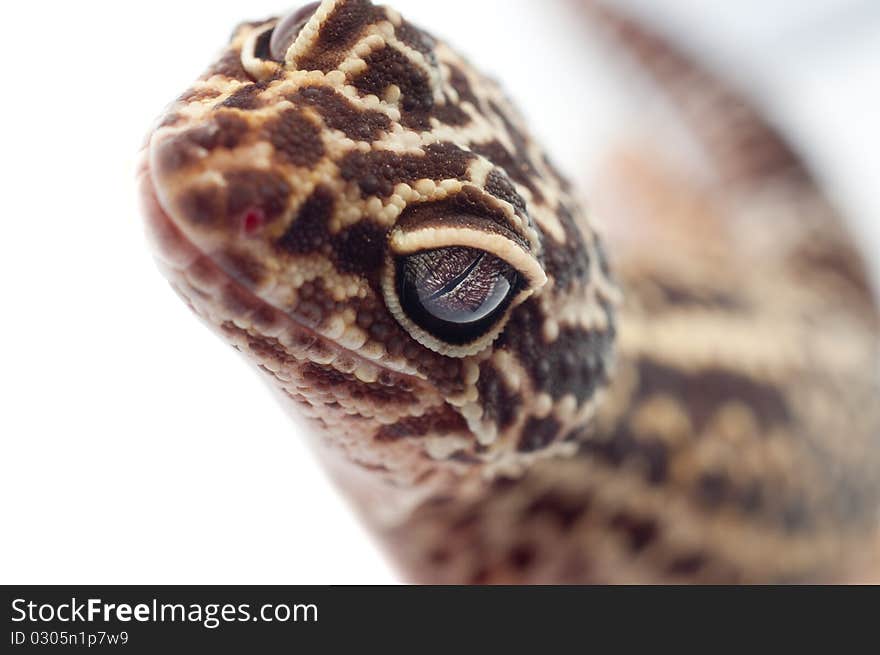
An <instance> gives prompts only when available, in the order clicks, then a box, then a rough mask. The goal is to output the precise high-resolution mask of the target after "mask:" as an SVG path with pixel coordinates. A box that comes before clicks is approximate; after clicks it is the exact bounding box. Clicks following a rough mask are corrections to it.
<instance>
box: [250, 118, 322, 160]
mask: <svg viewBox="0 0 880 655" xmlns="http://www.w3.org/2000/svg"><path fill="white" fill-rule="evenodd" d="M263 131H264V133H265V135H266V138H267V139H268V140H269V143H271V144H272V147H273V148H275V155H276V156H277V157H278V158H279V159H280V160H281V161H283V162H285V163H288V164H292V165H294V166H302V167H309V166H314V165H316V164H317V163H318V162H319V161H321V158H322V157H323V156H324V142H323V141H322V140H321V131H320V130H319V129H318V127H317V126H316V125H315V124H314V123H312V121H310V120H309V119H308V118H307V117H306V116H305V115H304V114H303V113H302V112H301V111H300V110H298V109H286V110H284V111H282V112H281V113H280V114H279V115H278V116H277V117H276V118H273V119H271V120H269V121H267V122H266V124H265V125H264V126H263Z"/></svg>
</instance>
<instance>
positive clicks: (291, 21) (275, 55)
mask: <svg viewBox="0 0 880 655" xmlns="http://www.w3.org/2000/svg"><path fill="white" fill-rule="evenodd" d="M320 4H321V3H320V2H310V3H309V4H307V5H305V6H303V7H300V8H299V9H297V10H295V11H292V12H290V13H289V14H287V15H286V16H285V17H284V18H282V19H281V20H280V21H278V24H277V25H276V26H275V29H274V30H272V38H271V39H270V41H269V54H270V55H271V57H272V59H274V60H275V61H284V58H285V56H286V55H287V50H288V49H289V48H290V46H291V45H293V42H294V41H295V40H296V37H297V36H299V33H300V32H301V31H302V28H303V27H305V24H306V23H308V22H309V19H310V18H311V17H312V14H314V13H315V10H316V9H317V8H318V6H319V5H320Z"/></svg>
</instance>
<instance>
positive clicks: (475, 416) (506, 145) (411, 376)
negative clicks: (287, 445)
mask: <svg viewBox="0 0 880 655" xmlns="http://www.w3.org/2000/svg"><path fill="white" fill-rule="evenodd" d="M145 161H146V165H145V168H144V171H145V175H144V179H145V185H144V186H145V198H146V199H147V201H146V204H147V208H148V210H149V211H148V212H147V214H148V217H149V222H150V225H151V226H152V228H153V230H152V232H153V234H154V235H155V236H156V237H157V241H158V244H159V256H160V260H164V261H165V262H166V264H167V266H166V269H167V271H168V274H169V277H171V279H172V282H173V283H174V284H175V286H176V288H177V289H178V291H180V292H181V293H182V294H183V295H184V297H185V298H186V299H187V301H188V302H189V304H190V305H191V306H192V307H193V308H194V309H195V310H196V311H197V312H198V313H199V314H201V315H202V316H203V317H204V318H206V319H207V320H208V322H209V323H211V324H212V325H213V326H214V327H215V328H217V329H219V330H220V331H221V332H222V333H223V334H224V336H225V337H226V338H227V339H229V340H230V341H231V342H232V343H233V345H235V346H236V347H237V348H238V349H239V350H242V351H244V352H245V353H247V354H248V355H249V356H251V357H252V358H253V359H255V360H256V361H257V363H258V364H259V365H260V366H261V368H262V369H263V370H264V371H266V373H267V374H268V375H271V376H273V378H275V379H276V380H277V382H278V383H279V385H280V386H281V388H282V389H283V391H284V392H285V393H286V394H287V395H288V396H290V397H291V398H293V399H294V400H295V401H297V402H298V403H300V404H301V405H303V408H304V410H305V412H306V413H307V414H308V415H310V416H313V417H314V418H316V419H317V420H318V421H320V422H321V423H322V424H323V426H324V427H326V428H327V430H326V431H327V432H328V434H332V435H333V436H334V438H336V439H337V440H341V442H344V443H345V444H347V445H346V446H345V447H346V448H348V449H349V450H350V451H351V450H352V449H354V450H357V451H358V452H359V453H361V454H360V455H358V456H359V457H363V458H366V459H368V460H370V458H371V457H373V454H372V453H374V450H375V449H373V450H370V451H369V452H367V449H364V448H363V447H362V444H363V443H364V439H365V438H369V439H371V440H372V441H373V442H375V443H383V444H390V445H389V446H388V447H389V448H394V449H396V450H397V451H399V452H406V453H409V454H410V455H412V453H416V452H417V453H418V455H419V456H420V457H423V456H424V451H425V450H426V449H427V450H428V451H429V454H430V455H431V456H432V457H434V458H438V457H439V458H443V459H449V458H455V459H456V461H459V462H461V461H473V460H476V459H485V458H487V457H492V456H498V454H499V453H502V454H503V453H505V452H519V451H529V452H532V451H538V450H544V449H546V448H548V447H549V446H550V445H551V444H552V443H553V442H554V441H557V440H559V439H561V438H562V437H563V436H564V435H565V433H566V432H567V431H571V430H572V429H575V428H576V427H577V426H579V425H582V424H583V423H584V422H585V420H586V419H587V417H588V415H589V413H590V411H591V408H592V400H593V398H594V396H595V394H596V392H597V391H598V390H599V389H600V388H601V386H602V385H603V384H604V382H605V378H606V374H607V369H608V362H609V358H610V354H611V344H612V341H613V336H614V328H613V320H612V313H613V307H612V306H613V302H612V300H613V297H614V291H613V287H612V285H611V283H610V282H609V275H608V271H607V268H606V266H605V264H604V261H605V260H604V257H603V256H602V252H601V246H600V243H599V240H598V238H597V236H596V234H595V232H594V230H593V229H592V227H591V226H590V224H589V223H588V221H587V220H585V218H584V216H583V214H582V212H581V210H580V208H579V206H578V204H577V203H576V202H575V201H574V200H573V199H572V197H571V190H570V188H569V186H568V184H567V183H566V182H565V180H564V179H563V178H562V177H561V176H560V175H559V174H558V173H557V172H556V170H555V169H554V168H553V167H552V165H551V164H550V162H549V160H548V159H547V158H546V157H545V156H544V155H543V153H542V151H541V150H540V148H538V147H537V145H536V144H535V143H534V142H533V140H532V139H531V137H530V136H529V135H528V133H527V131H526V130H525V128H524V126H523V121H522V120H521V119H520V117H519V116H518V114H517V113H516V112H515V110H514V109H513V108H512V107H511V106H510V104H509V102H508V101H507V99H506V97H505V96H504V94H503V93H502V92H501V91H500V90H499V88H498V87H497V85H496V84H494V83H493V82H491V81H490V80H488V79H486V78H484V77H483V76H481V75H480V74H479V73H478V72H476V71H475V70H473V69H472V67H471V66H470V65H469V64H468V63H467V62H466V61H465V60H464V59H463V58H461V57H460V56H459V55H457V54H456V53H455V52H454V51H452V50H451V49H449V48H448V47H447V46H445V45H443V44H442V43H439V42H438V41H436V40H435V39H434V38H433V37H431V36H430V35H428V34H427V33H426V32H424V31H422V30H420V29H418V28H416V27H414V26H413V25H412V24H410V23H408V22H407V21H405V20H404V19H403V18H401V17H400V16H399V15H398V14H397V13H396V12H394V11H393V10H391V9H389V8H386V7H377V6H374V5H373V4H372V3H371V2H369V1H368V0H324V2H321V3H313V4H310V5H307V6H305V7H302V8H300V9H297V10H295V11H293V12H291V13H289V14H288V15H286V16H283V17H281V18H278V19H269V20H266V21H261V22H255V23H248V24H244V25H242V26H240V27H239V28H238V29H237V30H236V31H235V33H234V35H233V37H232V39H231V41H230V43H229V45H228V46H227V48H226V50H225V51H224V52H223V54H222V55H221V57H220V58H219V60H218V61H217V63H215V64H214V66H212V67H211V68H210V69H209V71H208V72H207V73H206V74H205V75H204V76H203V77H202V78H201V79H200V80H199V81H198V82H197V83H196V84H195V85H194V86H193V88H192V89H191V90H190V91H189V92H187V93H186V94H185V95H184V96H182V97H181V98H180V99H179V100H178V101H177V102H176V103H175V104H174V105H173V106H172V107H171V108H170V109H169V111H168V114H167V115H166V117H165V118H164V119H163V120H162V122H161V124H160V126H159V127H158V128H157V130H156V131H155V132H154V134H153V136H152V138H151V140H150V144H149V146H148V149H147V157H146V160H145ZM412 437H419V438H421V439H420V441H419V444H418V445H415V446H413V445H401V444H402V443H404V442H407V441H408V440H411V438H412ZM352 444H361V445H359V446H354V445H352ZM364 453H366V454H364ZM371 461H372V460H371Z"/></svg>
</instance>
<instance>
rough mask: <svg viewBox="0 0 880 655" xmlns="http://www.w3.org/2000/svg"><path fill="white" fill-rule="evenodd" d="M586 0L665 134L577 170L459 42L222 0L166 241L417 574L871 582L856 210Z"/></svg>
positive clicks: (182, 102)
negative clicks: (229, 6) (230, 13)
mask: <svg viewBox="0 0 880 655" xmlns="http://www.w3.org/2000/svg"><path fill="white" fill-rule="evenodd" d="M577 11H578V12H579V13H578V15H579V16H581V17H582V18H583V20H584V22H585V24H589V29H590V30H592V31H591V32H590V34H592V36H591V37H590V38H595V39H596V41H597V42H602V43H603V44H604V45H603V52H607V54H606V55H604V58H601V59H598V60H597V61H596V62H593V63H594V64H596V65H598V66H600V67H602V68H603V69H607V70H608V71H609V72H610V75H611V76H612V77H619V78H620V79H622V80H623V79H625V80H630V79H634V80H638V83H637V84H636V85H634V88H635V87H638V89H639V93H643V94H650V96H651V97H656V98H658V99H659V100H658V102H657V103H656V104H657V105H658V106H659V107H661V109H659V110H658V111H661V112H665V113H662V116H664V120H663V121H662V122H661V124H662V125H663V129H660V130H658V133H659V132H665V131H668V132H669V133H670V135H671V136H670V137H669V138H668V139H664V138H651V136H650V135H647V136H645V135H643V137H644V138H630V139H628V140H627V139H624V140H622V141H619V142H617V143H615V144H613V145H609V144H600V143H596V144H595V146H594V149H595V150H596V151H597V153H598V155H597V160H598V161H600V162H601V165H600V166H599V167H598V168H597V170H596V171H595V173H594V175H593V177H594V180H593V182H594V183H593V184H592V185H590V188H591V189H593V190H595V197H593V198H591V197H585V196H587V195H588V193H586V187H587V185H586V184H583V183H575V182H573V181H572V180H573V179H575V178H572V177H570V176H569V175H567V174H566V173H563V172H561V171H560V170H559V169H558V168H557V166H556V165H554V163H553V161H552V159H551V158H550V156H549V155H548V154H547V153H546V152H545V151H544V149H543V148H542V147H541V145H540V144H539V143H538V142H537V141H536V140H535V138H534V137H533V135H532V133H531V132H532V131H531V130H530V129H529V125H528V124H527V122H526V120H525V119H524V118H523V116H522V115H521V114H520V113H519V111H518V110H517V108H516V107H515V106H514V105H513V103H512V102H511V101H510V100H509V98H508V96H507V95H506V94H505V92H504V90H503V89H502V87H501V86H500V84H499V83H498V82H497V81H495V80H494V79H492V78H490V77H488V76H486V75H484V74H483V73H481V71H480V69H479V67H478V62H477V63H473V62H471V61H469V60H468V59H466V58H465V57H463V56H462V55H461V54H459V53H458V52H457V51H456V50H455V49H453V48H452V47H451V46H449V45H448V44H447V43H445V42H444V41H442V40H439V39H437V38H435V37H434V36H433V35H432V34H430V33H429V32H427V31H425V30H423V29H421V28H420V27H417V26H415V25H414V24H412V23H410V22H408V21H407V20H406V19H405V18H404V17H402V16H401V15H400V14H399V13H398V12H397V11H395V10H394V9H392V8H390V7H384V6H378V5H374V4H373V3H372V2H370V1H369V0H323V1H322V2H320V3H312V4H308V5H306V6H303V7H301V8H298V9H295V10H293V11H291V12H289V13H288V14H286V15H283V16H280V17H276V18H270V19H266V20H258V21H253V22H247V23H243V24H241V25H240V26H239V27H238V28H237V29H236V30H235V32H234V34H233V35H232V37H231V39H230V40H229V42H228V44H227V45H226V46H225V48H224V50H223V51H222V53H221V54H220V56H219V57H218V58H217V59H216V60H215V62H214V63H213V64H212V65H211V66H210V68H209V69H208V70H207V71H206V72H205V73H204V74H203V75H202V76H201V77H200V78H199V79H198V80H197V81H196V82H195V83H194V84H193V85H192V86H191V88H190V89H189V90H187V91H186V92H185V93H184V94H183V95H181V96H180V97H179V98H178V99H177V100H175V101H174V102H173V103H172V104H171V105H170V106H169V107H168V108H167V110H166V111H165V113H164V115H163V116H162V117H161V119H160V120H159V121H158V122H157V124H156V126H155V128H154V129H153V131H152V132H151V134H150V136H149V138H148V141H147V144H146V146H145V148H144V150H143V153H142V157H141V164H140V167H139V171H138V181H139V185H140V189H141V198H142V205H143V214H144V217H145V219H146V220H145V222H146V226H147V232H148V234H149V236H150V240H151V243H152V245H153V248H154V252H155V256H156V259H157V262H158V263H159V266H160V269H161V270H162V272H163V273H164V275H165V276H166V277H167V278H168V280H169V281H170V283H171V286H172V287H173V288H174V290H175V291H176V292H177V294H178V295H179V296H180V297H181V298H182V299H183V301H184V302H185V303H186V304H187V305H188V306H189V307H190V308H191V309H192V310H193V312H194V313H195V314H197V315H198V316H199V317H200V318H201V319H202V320H203V321H204V322H205V323H206V324H207V325H208V326H209V327H210V328H211V329H212V330H213V331H214V332H215V333H217V334H219V335H220V336H221V337H222V338H223V339H224V340H225V341H227V342H228V343H229V344H230V345H231V346H232V347H233V348H234V349H235V350H237V351H239V352H240V353H242V354H243V355H244V356H245V357H246V358H247V359H248V360H249V361H250V362H251V363H252V364H253V365H254V366H255V367H257V368H258V369H259V371H261V372H262V374H263V375H264V377H265V378H266V380H267V381H268V382H269V384H270V387H271V388H272V389H273V390H274V392H275V393H276V394H277V395H278V397H279V400H280V402H282V403H283V404H284V405H285V407H287V408H289V409H290V411H291V414H292V415H293V416H294V419H295V420H296V421H298V422H299V425H300V426H301V432H303V433H304V434H306V435H307V438H308V439H309V440H310V442H311V443H312V445H313V447H314V450H315V453H316V456H317V459H318V460H319V461H320V462H321V463H322V465H323V466H324V467H325V468H326V470H327V472H328V473H329V475H330V476H331V477H332V479H333V480H334V481H335V483H336V484H337V485H339V487H340V488H341V490H342V491H343V492H344V493H345V494H346V496H347V497H348V498H349V499H350V501H351V503H352V505H353V507H354V509H355V511H357V512H358V514H359V515H360V517H361V518H362V519H363V521H364V522H365V524H366V525H367V526H368V528H369V529H370V531H371V532H372V533H373V534H374V535H375V536H376V538H377V539H378V540H379V542H380V543H381V544H382V546H383V547H384V548H385V551H386V552H387V553H388V554H389V556H390V557H391V558H392V560H393V561H394V562H395V563H396V565H397V566H398V568H399V571H400V573H401V576H402V577H403V578H404V579H406V580H408V581H413V582H419V583H443V584H447V583H453V584H498V583H506V584H527V583H542V584H557V583H579V584H580V583H765V582H777V583H780V582H781V583H791V582H841V581H846V582H849V581H865V580H870V579H876V576H877V571H878V568H877V558H878V554H880V531H878V523H880V393H878V389H880V386H878V371H880V367H878V365H877V364H878V361H880V359H878V333H880V327H878V326H880V321H878V308H877V302H876V298H875V295H874V292H873V289H872V288H871V282H870V277H869V275H868V273H867V272H866V266H865V261H864V258H863V256H862V254H861V253H860V252H859V250H858V246H857V244H856V242H855V240H854V239H853V238H852V237H851V235H850V234H849V231H848V228H847V225H846V223H845V221H844V219H843V218H842V217H841V216H840V215H839V214H838V212H836V211H835V209H834V207H833V206H832V203H831V202H830V201H829V200H828V198H827V196H826V194H825V192H824V190H823V189H822V188H821V185H819V184H818V183H817V182H816V179H815V177H814V176H813V175H812V174H811V172H810V170H809V167H808V165H807V164H806V163H805V162H804V161H803V159H802V158H801V157H800V156H799V155H798V154H797V153H796V151H795V150H794V149H793V148H792V147H791V146H790V145H789V144H788V142H787V141H786V139H785V138H784V137H783V136H781V134H780V132H779V131H778V130H776V129H775V128H774V127H773V126H772V125H771V124H770V123H769V122H768V121H767V120H766V119H765V118H764V117H763V115H762V114H761V112H760V111H759V110H758V109H756V108H755V107H754V106H753V105H752V104H751V103H749V102H748V100H747V99H746V98H745V97H744V95H743V94H741V93H739V92H738V91H737V90H736V89H735V88H734V86H732V85H729V84H728V83H726V82H725V81H724V80H723V79H722V78H721V77H720V76H718V75H716V74H715V73H713V72H712V71H711V70H709V69H708V68H706V67H703V66H701V65H700V63H698V61H697V60H696V59H695V58H693V57H691V56H690V55H689V54H688V53H687V52H686V51H684V50H683V49H680V48H678V47H676V46H675V45H673V44H672V43H670V42H669V41H668V40H667V39H664V38H663V37H661V36H660V35H658V34H655V33H654V32H652V31H651V30H649V29H647V28H645V27H644V26H642V25H641V24H640V23H638V22H637V21H635V20H633V19H631V18H629V17H628V16H626V15H623V14H620V13H618V12H616V11H613V10H611V9H609V8H606V7H604V6H602V5H599V4H596V3H591V2H586V3H581V5H580V7H579V9H578V10H577ZM598 56H600V55H597V57H598ZM536 89H539V86H537V85H536ZM536 92H539V91H536ZM638 98H639V96H638V95H637V93H636V92H635V91H634V92H633V95H632V99H631V102H632V103H634V105H635V106H636V107H637V108H638V110H639V111H643V112H644V113H645V114H647V112H649V111H650V109H649V107H650V106H651V103H645V104H644V105H643V106H640V105H639V104H638V103H640V100H639V99H638ZM578 111H581V112H582V113H583V120H584V121H589V120H590V112H589V108H578ZM636 115H638V111H636ZM673 142H674V144H675V146H674V147H673V145H672V144H673ZM679 146H680V147H679ZM196 382H197V381H196V380H194V383H196ZM206 421H207V422H209V421H210V419H209V418H208V419H206Z"/></svg>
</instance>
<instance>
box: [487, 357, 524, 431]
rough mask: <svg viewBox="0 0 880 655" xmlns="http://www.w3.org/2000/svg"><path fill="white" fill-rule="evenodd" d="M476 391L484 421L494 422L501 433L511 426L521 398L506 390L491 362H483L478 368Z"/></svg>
mask: <svg viewBox="0 0 880 655" xmlns="http://www.w3.org/2000/svg"><path fill="white" fill-rule="evenodd" d="M477 391H478V392H479V394H480V404H481V405H482V407H483V416H484V417H485V418H486V419H488V420H489V421H492V422H494V423H495V424H496V425H497V426H498V430H499V431H502V432H503V431H504V430H506V429H507V428H509V427H510V426H511V425H513V422H514V421H515V420H516V415H517V411H518V409H519V407H520V405H521V403H522V396H520V394H519V393H517V392H513V391H510V390H509V389H508V388H507V385H506V384H505V383H504V378H503V377H502V375H501V373H499V372H498V370H497V369H496V368H495V366H494V365H493V364H492V363H491V362H485V363H483V364H482V365H481V366H480V377H479V379H478V380H477Z"/></svg>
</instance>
